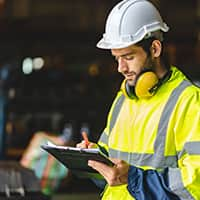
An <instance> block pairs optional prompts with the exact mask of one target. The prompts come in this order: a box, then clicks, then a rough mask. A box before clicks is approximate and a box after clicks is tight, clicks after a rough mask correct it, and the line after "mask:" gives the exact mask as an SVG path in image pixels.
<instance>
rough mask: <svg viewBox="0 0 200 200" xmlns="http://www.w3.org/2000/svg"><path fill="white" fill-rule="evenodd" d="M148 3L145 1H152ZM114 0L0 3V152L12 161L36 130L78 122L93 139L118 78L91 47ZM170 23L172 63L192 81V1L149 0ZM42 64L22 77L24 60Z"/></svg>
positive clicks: (198, 67)
mask: <svg viewBox="0 0 200 200" xmlns="http://www.w3.org/2000/svg"><path fill="white" fill-rule="evenodd" d="M152 1H153V0H152ZM117 2H119V1H116V0H0V95H1V100H0V123H1V124H0V156H1V159H8V160H9V159H15V160H18V159H20V156H21V155H22V153H23V151H24V149H25V148H26V146H27V144H28V142H29V140H30V138H31V137H32V135H33V134H34V133H35V132H36V131H39V130H43V131H47V132H53V133H55V134H60V133H61V132H62V130H63V127H64V125H65V123H71V124H72V125H73V130H74V139H75V140H76V141H77V142H78V141H79V140H80V129H81V126H82V124H87V125H88V127H89V129H90V132H91V134H90V139H91V140H93V141H96V140H97V139H98V137H99V135H100V133H101V131H102V130H103V128H104V126H105V123H106V116H107V114H108V111H109V107H110V105H111V102H112V100H113V98H114V96H115V94H116V92H117V89H118V87H119V85H120V82H121V80H122V77H121V76H120V75H119V74H118V73H117V67H116V63H115V61H114V60H113V58H112V57H111V54H110V52H109V51H104V50H99V49H97V48H96V46H95V45H96V42H97V41H98V40H99V39H100V38H101V36H102V34H103V32H104V24H105V19H106V16H107V15H108V13H109V11H110V9H111V7H112V6H113V5H114V4H116V3H117ZM153 3H155V5H156V6H157V8H158V9H159V10H160V11H161V13H162V16H163V18H164V20H165V21H166V22H167V24H168V25H169V26H170V32H169V33H167V34H166V40H165V41H166V43H167V48H166V49H165V50H166V51H167V53H168V55H169V60H170V62H171V63H172V64H174V65H176V66H178V67H179V68H180V69H182V70H183V71H184V72H185V73H187V74H188V76H189V78H191V79H192V80H194V81H199V80H200V0H189V1H188V0H176V1H172V0H161V1H159V0H154V1H153ZM37 57H40V58H43V59H44V66H43V68H41V69H40V70H33V71H32V73H29V74H25V73H24V72H23V70H22V65H23V61H24V59H26V58H31V59H34V58H37Z"/></svg>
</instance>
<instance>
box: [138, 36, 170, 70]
mask: <svg viewBox="0 0 200 200" xmlns="http://www.w3.org/2000/svg"><path fill="white" fill-rule="evenodd" d="M154 40H159V39H157V38H156V37H150V38H147V39H143V40H142V41H140V42H138V43H136V44H135V45H136V46H138V47H142V48H143V50H144V51H145V52H146V53H147V56H150V55H151V51H150V49H151V45H152V42H153V41H154ZM159 41H160V40H159ZM160 42H161V44H162V51H161V55H160V58H161V62H162V64H163V65H164V66H165V67H166V69H169V68H170V63H169V59H168V55H167V53H166V52H165V51H164V47H165V45H164V42H163V41H160Z"/></svg>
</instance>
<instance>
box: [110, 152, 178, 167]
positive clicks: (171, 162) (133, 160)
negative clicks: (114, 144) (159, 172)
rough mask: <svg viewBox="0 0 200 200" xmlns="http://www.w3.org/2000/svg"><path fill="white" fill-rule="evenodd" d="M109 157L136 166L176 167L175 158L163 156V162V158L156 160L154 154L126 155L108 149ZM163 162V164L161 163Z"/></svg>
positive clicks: (126, 153) (125, 153)
mask: <svg viewBox="0 0 200 200" xmlns="http://www.w3.org/2000/svg"><path fill="white" fill-rule="evenodd" d="M109 155H110V157H113V158H120V159H122V160H125V161H126V162H128V163H130V164H131V165H136V166H152V167H154V168H157V169H158V168H164V167H166V165H167V164H168V166H171V167H177V165H176V161H177V157H176V156H165V158H164V159H165V160H164V162H163V157H160V158H158V157H157V156H155V154H145V153H143V154H142V153H128V152H122V151H118V150H115V149H111V148H110V149H109ZM162 162H163V163H162Z"/></svg>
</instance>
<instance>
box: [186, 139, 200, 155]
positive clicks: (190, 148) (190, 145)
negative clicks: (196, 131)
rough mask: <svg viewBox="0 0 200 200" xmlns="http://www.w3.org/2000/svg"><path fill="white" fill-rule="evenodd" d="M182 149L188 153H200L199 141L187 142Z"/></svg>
mask: <svg viewBox="0 0 200 200" xmlns="http://www.w3.org/2000/svg"><path fill="white" fill-rule="evenodd" d="M184 149H185V151H186V152H187V153H188V154H190V155H200V142H187V143H186V144H185V145H184Z"/></svg>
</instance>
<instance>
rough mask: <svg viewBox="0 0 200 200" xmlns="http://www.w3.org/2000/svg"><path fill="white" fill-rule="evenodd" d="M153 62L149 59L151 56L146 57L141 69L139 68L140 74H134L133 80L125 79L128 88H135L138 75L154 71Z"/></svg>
mask: <svg viewBox="0 0 200 200" xmlns="http://www.w3.org/2000/svg"><path fill="white" fill-rule="evenodd" d="M155 66H156V64H155V61H154V60H153V59H152V58H151V56H147V58H146V59H145V61H144V63H143V67H142V68H141V70H140V72H139V73H138V74H135V78H130V79H129V78H127V79H126V80H127V83H128V85H129V86H135V84H136V82H137V80H138V78H139V77H140V75H141V74H142V73H144V72H146V71H155Z"/></svg>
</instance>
